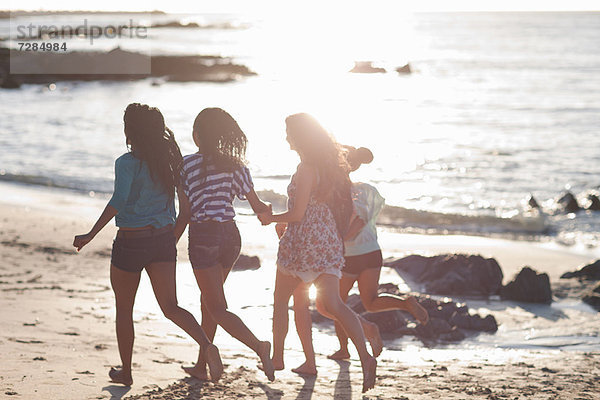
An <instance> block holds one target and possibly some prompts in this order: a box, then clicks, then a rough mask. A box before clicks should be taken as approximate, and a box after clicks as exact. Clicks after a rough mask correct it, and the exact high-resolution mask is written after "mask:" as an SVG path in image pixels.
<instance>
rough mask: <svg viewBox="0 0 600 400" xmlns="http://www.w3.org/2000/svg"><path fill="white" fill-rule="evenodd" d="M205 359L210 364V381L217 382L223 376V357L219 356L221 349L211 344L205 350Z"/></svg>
mask: <svg viewBox="0 0 600 400" xmlns="http://www.w3.org/2000/svg"><path fill="white" fill-rule="evenodd" d="M204 359H205V360H206V364H208V369H209V371H210V378H211V379H210V380H211V381H213V382H217V381H218V380H219V379H221V375H223V362H221V356H220V355H219V349H218V348H217V346H215V345H214V344H212V343H211V344H209V345H207V346H206V349H205V350H204Z"/></svg>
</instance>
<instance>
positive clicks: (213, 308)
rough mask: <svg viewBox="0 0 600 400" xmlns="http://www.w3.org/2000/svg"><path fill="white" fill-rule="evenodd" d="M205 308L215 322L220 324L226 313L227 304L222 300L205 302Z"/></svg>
mask: <svg viewBox="0 0 600 400" xmlns="http://www.w3.org/2000/svg"><path fill="white" fill-rule="evenodd" d="M206 309H207V310H208V312H209V313H210V316H211V317H212V319H213V320H214V321H215V322H216V323H217V324H220V323H221V321H223V319H224V318H225V316H226V315H227V304H225V303H222V302H217V303H207V304H206Z"/></svg>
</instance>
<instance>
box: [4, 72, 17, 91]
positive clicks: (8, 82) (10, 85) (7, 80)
mask: <svg viewBox="0 0 600 400" xmlns="http://www.w3.org/2000/svg"><path fill="white" fill-rule="evenodd" d="M20 87H21V83H20V82H19V81H18V80H17V79H16V78H15V77H14V76H12V75H6V76H5V77H4V78H3V79H2V81H1V83H0V88H2V89H18V88H20Z"/></svg>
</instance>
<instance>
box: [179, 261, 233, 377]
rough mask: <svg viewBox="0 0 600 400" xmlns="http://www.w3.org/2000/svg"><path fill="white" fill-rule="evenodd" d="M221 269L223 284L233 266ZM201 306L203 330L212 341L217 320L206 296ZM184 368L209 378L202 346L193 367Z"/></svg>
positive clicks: (201, 299) (194, 374)
mask: <svg viewBox="0 0 600 400" xmlns="http://www.w3.org/2000/svg"><path fill="white" fill-rule="evenodd" d="M221 271H222V275H223V284H225V281H226V280H227V277H228V276H229V273H230V272H231V268H221ZM225 303H226V304H227V300H225ZM200 308H201V310H202V324H201V326H202V330H203V331H204V332H205V333H206V336H207V337H208V339H209V340H210V341H211V342H212V341H214V339H215V333H216V332H217V322H216V321H215V320H214V318H213V317H212V316H211V315H210V311H208V307H207V301H206V299H204V296H201V298H200ZM182 368H183V370H184V371H185V372H187V373H188V374H190V375H192V376H194V377H196V378H198V379H200V380H207V379H208V373H207V371H206V361H205V359H204V353H203V351H202V348H200V351H199V352H198V361H197V362H196V365H194V366H193V367H182Z"/></svg>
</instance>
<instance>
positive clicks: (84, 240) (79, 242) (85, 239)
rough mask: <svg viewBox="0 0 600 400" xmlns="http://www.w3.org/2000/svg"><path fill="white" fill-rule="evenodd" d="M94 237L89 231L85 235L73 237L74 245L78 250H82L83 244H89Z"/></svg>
mask: <svg viewBox="0 0 600 400" xmlns="http://www.w3.org/2000/svg"><path fill="white" fill-rule="evenodd" d="M93 238H94V237H93V236H92V235H90V234H89V233H86V234H85V235H77V236H75V238H74V239H73V246H74V247H75V248H76V249H77V251H79V250H81V249H82V248H83V246H85V245H86V244H88V243H89V242H90V241H91V240H92V239H93Z"/></svg>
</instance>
